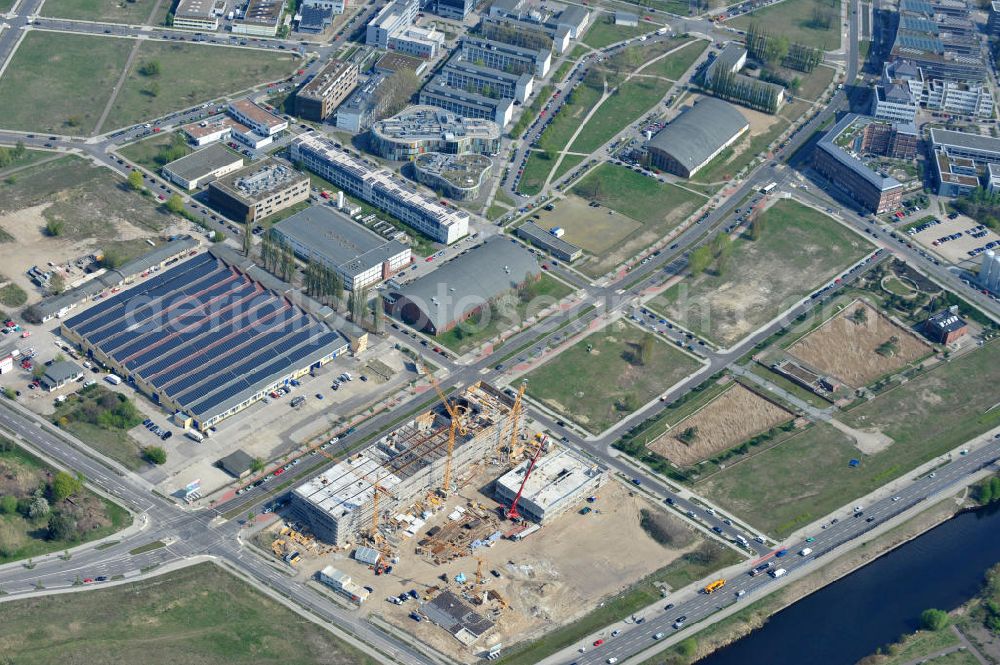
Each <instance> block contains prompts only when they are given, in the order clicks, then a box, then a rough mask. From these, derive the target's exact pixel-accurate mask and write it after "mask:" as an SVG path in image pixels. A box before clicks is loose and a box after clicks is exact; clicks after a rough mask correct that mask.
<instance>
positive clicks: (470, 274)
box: [385, 237, 541, 335]
mask: <svg viewBox="0 0 1000 665" xmlns="http://www.w3.org/2000/svg"><path fill="white" fill-rule="evenodd" d="M540 275H541V268H539V266H538V262H537V261H535V257H534V256H532V255H531V254H530V253H528V252H527V251H525V250H524V249H523V248H522V247H521V246H520V245H518V244H516V243H514V242H511V241H508V240H504V239H503V238H499V237H494V238H491V239H490V240H487V241H486V242H485V243H483V244H482V245H479V246H477V247H475V248H473V249H471V250H469V251H468V252H466V253H465V254H462V255H460V256H458V257H456V258H454V259H452V260H451V261H448V262H447V263H445V264H444V265H442V266H441V267H439V268H438V269H437V270H435V271H434V272H432V273H430V274H429V275H425V276H423V277H420V278H418V279H415V280H413V281H412V282H410V283H409V284H407V285H405V286H403V287H398V288H396V289H393V290H390V291H389V292H388V293H387V295H386V296H385V305H386V310H387V311H388V312H389V314H390V315H392V316H394V317H396V318H398V319H400V320H401V321H403V322H404V323H407V324H409V325H412V326H413V327H415V328H417V329H418V330H423V331H425V332H427V333H428V334H431V335H438V334H440V333H443V332H447V331H449V330H451V329H452V328H454V327H455V326H456V325H458V324H459V323H461V322H462V321H465V320H466V319H468V318H469V317H470V316H472V315H473V314H475V313H476V312H478V311H480V310H481V309H483V308H484V307H487V306H489V304H490V303H491V302H493V301H495V300H496V299H497V298H499V297H501V296H503V295H504V294H506V293H510V292H511V291H514V290H516V289H517V288H519V287H520V286H522V285H524V284H526V283H527V282H529V281H531V280H534V279H538V278H539V276H540Z"/></svg>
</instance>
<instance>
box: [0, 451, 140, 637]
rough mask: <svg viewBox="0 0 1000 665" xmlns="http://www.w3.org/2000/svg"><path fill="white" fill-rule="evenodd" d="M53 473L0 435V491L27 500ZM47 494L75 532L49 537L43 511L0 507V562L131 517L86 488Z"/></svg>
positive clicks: (87, 537)
mask: <svg viewBox="0 0 1000 665" xmlns="http://www.w3.org/2000/svg"><path fill="white" fill-rule="evenodd" d="M55 473H56V469H54V468H52V467H51V466H49V465H47V464H45V463H44V462H43V461H42V460H40V459H39V458H37V457H35V456H34V455H32V454H31V453H29V452H27V451H26V450H24V449H23V448H19V447H17V446H15V445H13V444H12V443H11V442H10V441H9V440H7V439H6V438H4V437H0V496H11V497H14V498H15V499H17V500H19V501H22V500H23V501H30V500H31V497H32V493H33V492H34V491H35V490H36V489H37V488H38V487H39V486H42V487H45V485H46V484H47V483H48V482H49V481H50V480H51V478H52V476H53V475H54V474H55ZM46 494H48V492H47V491H46ZM47 498H49V499H50V509H51V512H57V513H60V514H63V515H65V516H68V517H70V518H71V519H72V520H73V521H74V523H75V524H76V527H75V529H76V531H77V534H76V535H75V537H74V538H72V539H70V540H67V539H62V538H57V539H50V538H49V537H48V534H47V531H48V520H49V515H43V516H39V517H28V516H27V515H22V514H21V513H19V512H15V513H13V514H4V513H0V563H7V562H10V561H17V560H20V559H27V558H30V557H36V556H40V555H42V554H47V553H49V552H58V551H60V550H64V549H67V548H70V547H76V546H77V545H79V544H81V543H85V542H89V541H92V540H97V539H99V538H104V537H105V536H109V535H111V534H112V533H115V532H116V531H120V530H121V529H123V528H125V527H126V526H128V524H129V523H130V522H131V518H130V517H129V514H128V512H127V511H126V510H124V509H123V508H122V507H120V506H118V505H116V504H113V503H111V502H110V501H106V500H104V499H102V498H101V497H99V496H97V495H96V494H94V493H93V492H91V491H89V490H87V489H82V490H80V491H79V492H76V493H74V494H72V495H71V496H70V497H69V499H68V500H67V499H63V500H61V501H56V500H55V499H53V498H52V497H51V496H48V497H47ZM0 630H2V629H0Z"/></svg>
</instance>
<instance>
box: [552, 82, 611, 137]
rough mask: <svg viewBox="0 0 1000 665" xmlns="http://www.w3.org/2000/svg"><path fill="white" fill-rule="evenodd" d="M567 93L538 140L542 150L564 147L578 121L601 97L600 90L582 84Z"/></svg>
mask: <svg viewBox="0 0 1000 665" xmlns="http://www.w3.org/2000/svg"><path fill="white" fill-rule="evenodd" d="M569 94H570V96H569V98H568V99H567V100H566V103H565V104H564V105H563V106H562V108H560V109H559V113H558V114H557V115H556V117H555V118H554V119H553V120H552V124H550V125H549V126H548V127H546V128H545V131H544V132H542V136H541V137H540V138H539V140H538V145H539V147H540V148H542V149H543V150H547V151H548V152H557V151H559V150H562V149H563V148H565V147H566V144H567V143H568V142H569V140H570V138H572V136H573V133H574V132H576V130H577V128H578V127H579V126H580V123H581V122H583V119H584V118H586V117H587V114H588V113H590V110H591V109H592V108H594V106H595V105H596V104H597V100H599V99H600V98H601V91H600V90H595V89H594V88H591V87H590V86H587V85H582V84H581V85H579V86H577V88H576V90H574V91H573V92H572V93H569Z"/></svg>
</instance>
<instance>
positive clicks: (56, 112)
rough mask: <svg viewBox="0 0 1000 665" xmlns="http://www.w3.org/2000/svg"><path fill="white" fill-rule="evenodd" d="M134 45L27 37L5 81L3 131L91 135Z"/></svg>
mask: <svg viewBox="0 0 1000 665" xmlns="http://www.w3.org/2000/svg"><path fill="white" fill-rule="evenodd" d="M133 44H134V42H133V41H132V40H130V39H112V38H105V37H95V36H90V35H77V34H71V33H67V32H44V31H40V30H32V31H30V32H28V33H27V34H26V35H25V36H24V39H23V41H21V44H20V46H18V47H17V50H16V51H15V52H14V56H13V58H12V59H11V62H10V64H9V65H8V66H7V69H6V70H5V71H4V73H3V76H0V100H3V109H4V112H3V117H2V118H0V126H2V127H3V128H4V129H18V130H24V131H37V132H50V133H57V134H89V133H90V132H91V131H92V130H93V129H94V126H95V125H96V124H97V120H98V118H100V116H101V113H102V112H103V111H104V107H105V106H106V105H107V103H108V99H110V97H111V88H112V86H114V84H115V81H117V80H118V77H119V76H120V75H121V72H122V70H123V69H124V68H125V62H126V60H127V59H128V54H129V51H130V50H131V48H132V45H133Z"/></svg>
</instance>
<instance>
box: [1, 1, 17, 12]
mask: <svg viewBox="0 0 1000 665" xmlns="http://www.w3.org/2000/svg"><path fill="white" fill-rule="evenodd" d="M15 2H17V0H0V13H4V14H5V13H7V12H9V11H10V8H11V7H13V6H14V3H15Z"/></svg>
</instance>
